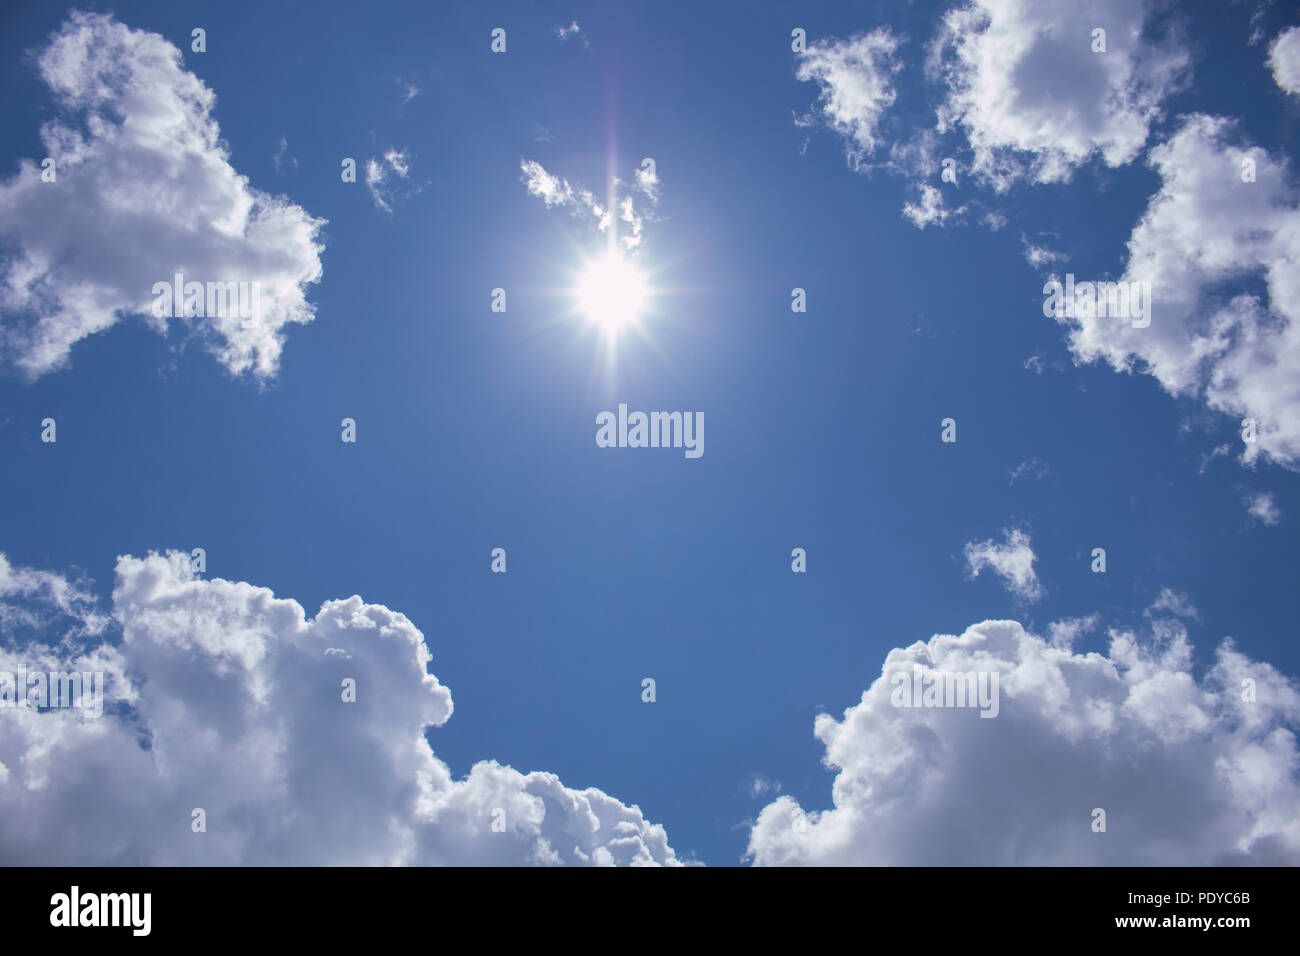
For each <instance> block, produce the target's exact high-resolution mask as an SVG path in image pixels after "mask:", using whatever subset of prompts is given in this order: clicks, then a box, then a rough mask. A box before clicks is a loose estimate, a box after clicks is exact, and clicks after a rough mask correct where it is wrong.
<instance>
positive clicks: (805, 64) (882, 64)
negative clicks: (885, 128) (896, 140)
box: [795, 27, 902, 171]
mask: <svg viewBox="0 0 1300 956" xmlns="http://www.w3.org/2000/svg"><path fill="white" fill-rule="evenodd" d="M900 42H901V41H900V40H899V38H898V37H896V36H894V34H892V33H891V32H890V31H889V30H888V29H885V28H883V27H882V28H880V29H877V30H874V31H872V32H871V33H860V34H856V35H855V36H852V37H850V38H849V39H847V40H838V39H834V38H831V39H829V40H824V41H820V42H817V43H813V44H811V45H810V46H809V47H808V48H807V50H806V51H805V52H804V53H803V54H801V56H800V58H799V66H798V70H797V71H796V74H795V75H796V76H797V77H798V78H799V79H800V80H803V81H809V80H814V81H816V82H817V84H818V86H819V87H820V88H821V92H820V95H819V97H818V101H817V105H816V106H815V107H814V108H813V110H812V111H811V112H810V113H809V114H808V115H806V116H804V117H802V118H800V119H799V120H798V122H799V123H800V125H811V124H812V123H814V122H816V121H818V120H820V121H821V122H823V123H825V124H826V125H827V126H828V127H830V128H831V129H832V130H834V131H835V132H836V133H838V134H839V135H840V136H841V137H843V139H844V149H845V156H846V158H847V160H848V163H849V166H850V167H851V168H852V169H854V170H858V171H862V170H865V169H866V168H868V166H869V163H868V160H869V158H870V156H871V154H872V153H874V152H875V150H876V147H877V145H878V144H879V142H880V140H879V126H880V119H881V116H882V115H883V114H884V112H885V111H886V110H887V109H889V107H890V106H892V105H893V103H894V100H895V99H896V98H897V95H898V94H897V92H896V91H895V89H894V83H893V75H894V74H895V73H897V72H898V71H899V70H900V69H902V63H901V61H900V60H899V59H898V57H897V55H896V53H897V50H898V45H899V43H900Z"/></svg>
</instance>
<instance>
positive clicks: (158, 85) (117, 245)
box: [0, 12, 325, 379]
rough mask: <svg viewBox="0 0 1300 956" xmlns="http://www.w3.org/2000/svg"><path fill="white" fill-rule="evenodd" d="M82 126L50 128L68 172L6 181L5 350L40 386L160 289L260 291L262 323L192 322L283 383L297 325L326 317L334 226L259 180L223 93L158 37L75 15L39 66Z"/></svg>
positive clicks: (51, 145) (227, 361)
mask: <svg viewBox="0 0 1300 956" xmlns="http://www.w3.org/2000/svg"><path fill="white" fill-rule="evenodd" d="M36 64H37V68H38V70H39V72H40V76H41V78H42V80H44V82H45V84H46V86H47V87H48V88H49V90H50V92H51V93H52V94H53V96H54V98H55V101H56V102H57V103H58V105H59V107H60V108H61V110H62V111H63V113H64V114H65V115H66V116H68V117H75V118H76V120H77V122H76V123H74V124H71V125H70V124H69V123H68V122H65V121H64V120H51V121H50V122H48V123H46V124H45V125H44V126H42V128H41V142H42V145H43V146H44V149H45V152H46V154H47V156H49V157H50V158H52V159H54V161H55V169H56V175H57V179H56V181H55V182H43V181H42V178H41V168H40V165H39V163H36V162H33V161H31V160H24V161H23V162H22V163H21V164H20V169H19V171H18V173H17V174H16V175H14V176H13V177H11V178H9V179H6V180H4V181H0V256H2V258H0V315H3V328H2V331H3V338H2V340H0V354H2V355H3V359H4V361H5V362H6V364H9V365H11V366H13V367H14V368H16V369H17V370H19V371H20V372H21V373H22V374H23V375H25V376H26V377H27V378H29V379H34V378H36V377H38V376H41V375H44V374H45V373H47V372H50V371H52V370H54V369H57V368H60V367H61V366H63V365H65V364H66V363H67V362H68V359H69V355H70V353H71V351H72V348H73V346H74V345H76V344H77V343H78V342H80V341H82V340H83V339H86V338H88V337H90V336H92V335H94V334H95V333H97V332H102V331H104V330H106V329H108V328H111V327H112V326H113V325H115V324H116V323H117V322H119V321H120V320H121V319H122V318H124V317H125V316H129V315H138V316H142V317H144V318H145V320H146V321H148V322H149V323H150V324H151V325H153V326H154V327H155V328H157V329H158V331H159V332H165V331H166V330H167V328H168V326H169V324H176V323H177V320H174V319H166V318H160V317H157V316H155V315H153V314H152V306H153V304H154V301H155V298H156V295H155V293H154V292H153V288H154V285H155V283H158V282H171V281H173V276H174V275H175V274H176V273H183V274H184V276H185V281H186V282H189V281H198V282H204V283H207V282H221V283H229V282H248V283H257V285H258V287H259V289H260V308H259V310H258V312H257V314H256V315H255V316H253V318H252V319H251V320H249V319H247V318H246V317H244V318H241V317H240V316H238V315H223V316H208V317H191V318H189V319H185V320H180V321H181V323H182V324H183V323H192V325H191V327H192V328H193V330H194V332H195V333H196V334H197V335H198V336H199V337H200V338H202V339H203V340H204V341H205V342H206V343H207V344H208V347H209V348H210V349H211V351H212V353H213V354H214V355H215V356H216V358H217V360H218V361H219V362H220V363H221V364H222V365H224V366H225V367H226V368H227V369H228V370H229V371H230V372H231V373H233V374H241V373H245V372H247V373H251V374H252V375H254V376H256V377H259V378H267V377H271V376H273V375H275V373H276V372H277V370H278V366H279V360H280V355H281V352H282V349H283V347H284V339H285V327H286V326H288V325H291V324H294V323H306V322H310V321H312V319H313V317H314V314H315V312H314V308H313V306H312V305H311V304H310V303H309V302H308V301H307V299H306V293H307V289H308V287H309V286H310V285H311V284H313V283H315V282H318V281H319V280H320V278H321V273H322V269H321V261H320V253H321V251H322V250H323V245H322V243H321V242H320V241H318V235H319V232H320V229H321V227H322V226H323V225H324V224H325V221H324V220H323V219H317V218H314V217H312V216H311V215H309V214H308V213H307V212H306V211H305V210H304V209H302V208H301V207H300V206H297V205H295V204H294V203H292V202H290V201H289V200H287V199H285V198H284V197H279V196H272V195H270V194H268V193H265V192H262V191H261V190H258V189H256V188H254V187H252V186H251V185H250V184H249V181H248V178H247V177H246V176H243V175H241V174H240V173H239V172H237V171H236V170H235V169H234V168H233V167H232V166H231V165H230V160H229V155H228V153H227V151H226V147H225V146H224V145H223V144H222V142H221V139H220V130H219V128H218V126H217V122H216V120H215V119H214V118H213V116H212V110H213V106H214V104H215V96H214V95H213V93H212V91H211V90H209V89H208V88H207V87H206V86H205V85H204V84H203V82H202V81H201V80H200V79H199V78H198V77H196V76H195V75H194V74H192V73H190V72H188V71H187V70H185V68H184V67H183V65H182V58H181V54H180V51H179V50H178V49H177V48H176V47H175V46H173V45H172V44H171V43H169V42H168V41H167V40H165V39H164V38H163V37H161V36H159V35H158V34H156V33H150V32H147V31H144V30H133V29H130V28H128V27H126V26H124V25H123V24H121V23H118V22H117V21H115V20H114V19H113V18H112V17H110V16H105V15H100V14H90V13H81V12H75V13H73V14H71V15H70V16H69V18H68V20H67V21H66V22H65V23H64V24H63V26H62V27H61V28H60V29H59V31H58V32H57V33H55V34H54V36H53V37H52V39H51V40H50V43H49V45H48V46H46V47H45V49H44V50H42V51H41V52H40V54H39V56H38V57H37V59H36Z"/></svg>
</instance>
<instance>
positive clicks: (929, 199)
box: [903, 183, 966, 229]
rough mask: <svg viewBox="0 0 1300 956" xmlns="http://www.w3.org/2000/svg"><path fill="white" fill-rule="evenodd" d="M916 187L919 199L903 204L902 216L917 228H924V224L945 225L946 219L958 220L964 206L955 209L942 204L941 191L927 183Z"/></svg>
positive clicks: (963, 211) (963, 210)
mask: <svg viewBox="0 0 1300 956" xmlns="http://www.w3.org/2000/svg"><path fill="white" fill-rule="evenodd" d="M917 189H919V190H920V193H921V201H920V202H917V203H914V202H911V201H908V202H905V203H904V204H903V216H904V218H906V219H907V220H908V221H909V222H911V224H912V225H914V226H916V228H917V229H924V228H925V227H926V226H940V227H943V226H946V225H947V224H948V220H949V219H952V220H954V221H956V220H959V219H960V218H961V216H962V215H964V214H965V212H966V207H965V206H959V207H957V208H956V209H949V208H947V206H945V205H944V199H943V193H941V192H940V191H939V190H938V189H936V188H935V187H934V186H931V185H929V184H928V183H918V184H917Z"/></svg>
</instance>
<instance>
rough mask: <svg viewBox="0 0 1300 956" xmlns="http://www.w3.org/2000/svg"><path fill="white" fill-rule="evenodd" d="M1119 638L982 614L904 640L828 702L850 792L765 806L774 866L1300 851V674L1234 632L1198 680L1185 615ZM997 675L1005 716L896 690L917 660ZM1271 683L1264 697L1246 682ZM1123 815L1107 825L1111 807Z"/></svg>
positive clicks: (1292, 861)
mask: <svg viewBox="0 0 1300 956" xmlns="http://www.w3.org/2000/svg"><path fill="white" fill-rule="evenodd" d="M1161 623H1162V624H1163V625H1164V626H1163V627H1162V628H1160V629H1159V630H1157V631H1156V632H1155V633H1154V634H1152V635H1148V636H1146V637H1142V638H1139V637H1138V636H1137V635H1135V634H1133V633H1129V632H1121V631H1116V630H1112V631H1111V632H1110V644H1109V649H1108V654H1106V655H1103V654H1099V653H1095V652H1093V653H1087V654H1076V653H1073V652H1072V651H1071V650H1070V649H1069V648H1068V646H1067V647H1059V646H1052V645H1051V644H1049V643H1047V642H1046V641H1044V640H1043V639H1042V638H1040V637H1038V636H1036V635H1034V634H1032V633H1030V632H1028V631H1026V630H1025V629H1024V627H1023V626H1022V625H1021V624H1019V623H1018V622H1016V621H985V622H983V623H981V624H976V625H973V626H972V627H970V628H969V629H967V630H966V632H965V633H964V634H962V635H961V636H959V637H955V636H950V635H936V636H935V637H933V638H931V639H930V641H929V642H928V643H924V642H920V641H918V642H916V643H914V644H912V645H911V646H910V647H907V648H896V649H894V650H892V651H890V652H889V654H888V656H887V657H886V659H885V663H884V667H883V668H882V673H881V676H880V677H879V678H878V679H877V680H876V681H875V682H874V683H872V685H871V686H870V687H869V688H868V689H867V690H866V691H865V692H864V693H863V695H862V699H861V701H860V702H859V703H858V704H856V705H854V706H852V707H850V708H848V709H847V710H846V711H845V712H844V716H843V718H842V719H841V720H836V719H835V718H834V717H832V716H830V715H829V714H821V715H819V716H818V717H817V719H816V722H815V725H814V728H815V733H816V736H817V738H818V739H819V740H820V741H821V742H822V743H823V744H824V745H825V747H826V755H825V758H824V761H823V762H824V763H825V765H826V766H827V768H828V769H831V770H834V771H835V772H836V777H835V781H834V785H833V787H832V792H831V801H832V804H833V806H832V807H831V808H830V809H828V810H824V811H820V812H816V811H814V812H809V811H805V810H804V809H803V807H801V806H800V805H799V803H798V802H797V801H796V800H795V799H793V798H792V797H789V796H782V797H779V798H778V799H776V800H775V801H773V802H771V803H769V804H768V805H767V806H765V807H764V808H763V810H762V812H761V813H760V814H759V816H758V820H757V822H756V824H755V826H754V828H753V830H752V831H751V834H750V841H749V849H748V853H749V855H750V856H751V857H752V858H753V860H754V862H755V863H757V864H761V865H775V864H810V865H862V864H869V865H884V866H897V865H1082V866H1088V865H1154V866H1180V865H1221V864H1237V863H1260V864H1273V865H1284V864H1285V865H1292V866H1294V865H1296V864H1300V773H1298V770H1297V768H1300V753H1298V752H1297V749H1296V736H1295V731H1296V728H1297V724H1300V691H1298V689H1297V688H1296V686H1295V685H1294V684H1292V683H1291V682H1290V681H1288V680H1287V678H1286V677H1285V676H1283V675H1282V674H1280V673H1278V672H1277V671H1276V670H1275V669H1274V668H1272V667H1271V666H1269V665H1268V664H1264V663H1260V662H1256V661H1252V660H1250V659H1249V658H1247V657H1246V656H1244V655H1243V654H1241V653H1239V652H1238V651H1237V650H1236V649H1235V647H1234V646H1233V644H1232V642H1231V640H1225V641H1224V642H1223V643H1222V644H1221V645H1220V646H1219V648H1218V649H1217V651H1216V654H1215V658H1214V664H1213V666H1212V668H1210V669H1209V671H1208V672H1206V673H1205V675H1204V677H1202V678H1201V679H1199V680H1198V678H1197V676H1196V672H1195V671H1194V669H1193V664H1192V657H1191V648H1190V646H1189V644H1188V642H1187V637H1186V631H1185V630H1184V629H1183V627H1182V625H1181V624H1179V623H1178V622H1176V621H1164V622H1161ZM917 665H919V666H923V667H929V668H932V669H935V670H943V671H956V672H961V673H965V672H968V671H976V672H979V671H985V672H990V673H997V674H998V675H999V696H1000V706H999V712H998V716H997V717H996V718H994V719H989V720H986V719H982V718H981V717H980V716H979V713H978V712H977V711H975V710H972V709H962V708H952V707H948V708H919V707H895V706H893V705H892V704H891V699H890V698H891V691H893V690H894V689H895V687H894V686H893V685H891V683H890V677H891V675H893V674H895V673H899V672H901V674H902V675H903V676H904V677H906V676H908V675H910V674H911V673H912V672H913V667H914V666H917ZM1247 678H1249V679H1250V680H1252V681H1254V682H1255V698H1254V701H1253V702H1247V701H1245V700H1243V696H1245V695H1244V694H1243V686H1244V685H1243V681H1244V680H1245V679H1247ZM1098 807H1100V808H1102V809H1103V810H1105V812H1106V832H1104V833H1097V832H1093V829H1092V824H1093V815H1092V811H1093V809H1094V808H1098Z"/></svg>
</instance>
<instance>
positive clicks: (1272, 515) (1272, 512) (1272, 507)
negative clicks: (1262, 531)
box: [1242, 492, 1282, 525]
mask: <svg viewBox="0 0 1300 956" xmlns="http://www.w3.org/2000/svg"><path fill="white" fill-rule="evenodd" d="M1242 504H1244V505H1245V506H1246V512H1247V513H1248V514H1249V515H1250V516H1251V517H1252V518H1254V519H1255V520H1256V521H1258V522H1260V524H1267V525H1275V524H1277V523H1278V522H1280V521H1281V520H1282V511H1281V509H1280V508H1278V506H1277V500H1276V499H1275V498H1274V497H1273V496H1272V495H1270V494H1266V493H1264V492H1260V493H1259V494H1256V495H1248V496H1246V499H1245V500H1244V501H1243V502H1242Z"/></svg>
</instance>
